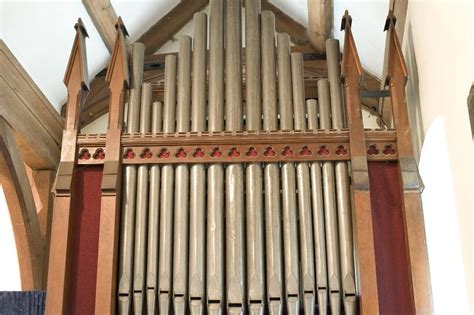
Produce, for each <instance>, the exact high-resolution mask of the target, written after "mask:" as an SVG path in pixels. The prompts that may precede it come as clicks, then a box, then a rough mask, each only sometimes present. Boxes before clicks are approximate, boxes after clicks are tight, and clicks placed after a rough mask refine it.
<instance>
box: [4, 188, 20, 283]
mask: <svg viewBox="0 0 474 315" xmlns="http://www.w3.org/2000/svg"><path fill="white" fill-rule="evenodd" d="M0 232H1V235H0V253H2V259H0V291H21V278H20V265H19V263H18V254H17V251H16V244H15V236H14V234H13V227H12V220H11V218H10V212H9V211H8V207H7V201H6V199H5V195H4V193H3V189H2V185H0Z"/></svg>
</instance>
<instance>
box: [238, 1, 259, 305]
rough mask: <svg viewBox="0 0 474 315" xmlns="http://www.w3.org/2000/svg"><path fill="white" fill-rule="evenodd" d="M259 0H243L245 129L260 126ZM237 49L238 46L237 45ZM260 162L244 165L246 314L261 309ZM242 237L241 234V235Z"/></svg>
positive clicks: (252, 129)
mask: <svg viewBox="0 0 474 315" xmlns="http://www.w3.org/2000/svg"><path fill="white" fill-rule="evenodd" d="M260 11H261V8H260V1H253V0H246V1H245V13H246V18H245V55H246V58H245V60H246V67H245V69H246V89H245V91H246V112H245V116H246V129H247V130H250V131H258V130H260V129H261V128H262V107H261V106H262V88H261V87H262V86H261V84H262V83H261V60H260V58H261V47H260ZM239 49H240V48H239ZM262 177H263V174H262V165H261V164H260V163H250V164H248V165H247V168H246V186H245V187H246V194H245V195H246V222H247V224H246V228H247V231H246V239H247V242H246V244H247V251H246V253H247V301H248V302H247V303H248V308H249V313H250V314H263V311H264V304H263V302H264V296H265V293H264V288H265V282H264V259H263V255H264V252H263V250H264V246H263V242H264V239H263V234H264V230H263V202H262V191H263V184H262ZM243 239H245V237H244V238H243Z"/></svg>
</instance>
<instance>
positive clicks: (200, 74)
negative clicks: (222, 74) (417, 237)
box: [188, 12, 207, 315]
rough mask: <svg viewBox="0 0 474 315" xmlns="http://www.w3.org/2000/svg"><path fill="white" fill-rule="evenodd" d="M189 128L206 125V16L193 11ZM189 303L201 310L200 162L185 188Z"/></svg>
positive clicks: (202, 198)
mask: <svg viewBox="0 0 474 315" xmlns="http://www.w3.org/2000/svg"><path fill="white" fill-rule="evenodd" d="M193 23H194V37H193V65H192V69H193V70H192V72H193V73H192V103H191V131H195V132H200V131H205V128H206V93H205V92H206V77H207V75H206V74H207V71H206V54H207V16H206V14H205V13H202V12H198V13H195V14H194V22H193ZM189 199H190V200H189V273H188V286H189V304H190V310H189V311H190V313H191V314H192V315H199V314H203V313H204V305H205V304H204V302H205V290H204V283H205V255H206V251H205V248H206V239H205V236H206V234H205V233H206V231H205V228H206V204H205V201H206V169H205V166H204V165H203V164H196V165H192V166H191V171H190V190H189Z"/></svg>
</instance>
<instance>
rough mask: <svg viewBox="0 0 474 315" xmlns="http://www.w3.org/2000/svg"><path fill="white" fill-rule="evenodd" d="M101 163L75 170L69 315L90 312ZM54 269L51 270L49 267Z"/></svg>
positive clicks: (94, 281)
mask: <svg viewBox="0 0 474 315" xmlns="http://www.w3.org/2000/svg"><path fill="white" fill-rule="evenodd" d="M101 181H102V166H87V167H83V168H80V169H78V170H77V172H76V176H75V183H74V191H73V200H72V219H73V221H72V224H73V227H74V228H73V236H72V242H71V244H72V247H71V250H72V255H71V257H72V260H71V282H70V295H69V314H81V315H83V314H94V309H95V286H96V278H97V252H98V245H99V224H100V196H101V190H100V185H101ZM51 272H54V270H51Z"/></svg>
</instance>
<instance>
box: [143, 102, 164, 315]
mask: <svg viewBox="0 0 474 315" xmlns="http://www.w3.org/2000/svg"><path fill="white" fill-rule="evenodd" d="M162 106H163V105H162V104H161V103H160V102H153V105H152V109H151V119H152V121H151V132H152V133H154V134H155V133H157V132H161V124H162V115H161V114H162ZM149 185H150V186H149V187H150V197H149V199H148V233H147V236H148V241H147V255H146V257H147V266H146V274H147V276H146V288H147V313H148V314H155V313H156V296H157V293H158V292H157V289H158V281H157V280H158V247H159V243H158V231H159V226H160V225H159V222H160V212H159V211H160V167H159V165H156V164H155V165H151V166H150V184H149Z"/></svg>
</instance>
